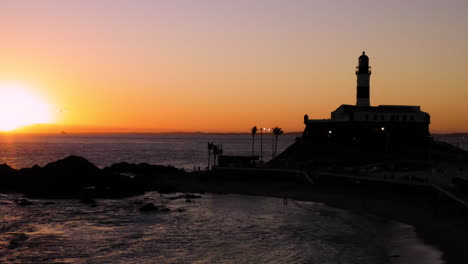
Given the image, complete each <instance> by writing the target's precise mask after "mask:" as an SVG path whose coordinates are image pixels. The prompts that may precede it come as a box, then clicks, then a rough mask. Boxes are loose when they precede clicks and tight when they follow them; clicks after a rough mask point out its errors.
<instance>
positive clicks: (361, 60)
mask: <svg viewBox="0 0 468 264" xmlns="http://www.w3.org/2000/svg"><path fill="white" fill-rule="evenodd" d="M361 63H363V64H368V63H369V57H367V55H366V52H365V51H363V52H362V55H361V56H359V64H361Z"/></svg>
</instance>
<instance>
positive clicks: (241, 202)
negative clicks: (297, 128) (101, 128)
mask: <svg viewBox="0 0 468 264" xmlns="http://www.w3.org/2000/svg"><path fill="white" fill-rule="evenodd" d="M251 140H252V138H251V136H250V135H226V134H224V135H210V134H196V135H180V134H175V135H135V134H132V135H48V136H43V135H41V136H24V135H21V136H18V135H17V136H5V135H4V136H1V137H0V163H8V164H9V165H11V166H12V167H15V168H23V167H30V166H32V165H34V164H38V165H41V166H42V165H45V164H47V163H48V162H51V161H55V160H57V159H61V158H64V157H66V156H68V155H79V156H83V157H85V158H87V159H88V160H90V161H91V162H93V163H94V164H96V165H97V166H98V167H101V168H102V167H105V166H108V165H111V164H112V163H116V162H120V161H127V162H133V163H140V162H148V163H151V164H163V165H173V166H176V167H179V168H184V169H186V170H193V169H194V167H196V168H197V167H198V166H200V167H202V168H203V167H205V166H206V165H207V160H208V151H207V146H206V145H207V142H215V143H216V144H222V145H223V149H224V153H225V154H227V155H249V154H251ZM271 140H272V138H271V136H270V135H265V136H264V137H263V149H264V156H265V159H266V160H268V159H270V158H271V149H272V147H271V146H272V145H271V143H272V141H271ZM294 140H295V136H294V135H282V136H280V137H279V140H278V153H279V152H281V151H282V150H284V149H286V148H287V147H288V146H289V145H290V144H292V143H293V142H294ZM259 151H260V136H259V135H258V136H257V137H256V145H255V153H256V154H259ZM176 195H177V194H164V195H163V194H159V193H157V192H149V193H146V194H145V195H142V196H137V197H131V198H126V199H116V200H113V199H98V200H97V204H98V206H96V207H91V206H89V205H85V204H81V203H79V202H78V201H77V200H43V199H41V200H31V201H32V202H33V205H31V206H24V207H23V206H19V205H18V200H19V199H21V198H22V196H21V195H20V194H0V263H96V264H98V263H99V264H100V263H163V264H165V263H329V264H335V263H343V264H347V263H349V264H354V263H360V264H380V263H400V264H405V263H415V261H416V262H419V263H434V264H436V263H442V261H441V260H440V256H441V253H440V251H438V250H437V249H435V248H433V247H431V246H429V245H426V244H424V243H422V242H421V241H420V240H419V239H418V238H417V236H416V234H415V233H414V228H413V227H411V226H408V225H403V224H400V223H394V222H391V221H390V222H389V221H382V219H375V218H373V217H371V216H366V215H356V214H354V213H351V212H348V211H345V210H340V209H336V208H331V207H328V206H325V205H323V204H320V203H314V202H301V201H294V200H290V201H289V203H288V204H287V205H285V204H283V202H282V200H281V199H278V198H271V197H260V196H248V195H216V194H203V195H202V198H200V199H194V202H193V203H187V202H186V201H185V199H175V200H174V199H170V198H171V197H173V196H176ZM147 202H152V203H154V204H158V205H165V206H167V207H168V208H170V209H171V212H169V213H143V212H140V211H139V208H140V207H141V204H142V203H147ZM391 255H398V257H396V258H390V257H389V256H391Z"/></svg>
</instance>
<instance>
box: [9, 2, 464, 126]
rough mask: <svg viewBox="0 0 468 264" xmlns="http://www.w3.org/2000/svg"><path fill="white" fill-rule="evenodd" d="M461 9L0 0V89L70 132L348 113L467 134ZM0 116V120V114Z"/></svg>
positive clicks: (277, 122)
mask: <svg viewBox="0 0 468 264" xmlns="http://www.w3.org/2000/svg"><path fill="white" fill-rule="evenodd" d="M467 12H468V1H466V0H460V1H450V0H448V1H434V0H415V1H400V0H393V1H356V0H341V1H331V0H327V1H313V0H309V1H299V0H297V1H284V0H281V1H280V0H278V1H275V0H258V1H253V0H246V1H243V0H236V1H228V0H213V1H201V0H199V1H190V0H187V1H177V0H171V1H156V0H151V1H150V0H139V1H138V0H99V1H95V0H80V1H60V0H57V1H48V0H41V1H35V0H30V1H21V0H11V1H9V0H0V84H1V83H2V82H18V83H23V84H25V85H26V86H27V87H30V89H32V90H33V92H34V93H36V94H39V95H41V97H43V98H45V100H47V102H48V103H50V104H51V105H53V107H54V109H56V110H57V111H55V112H54V115H55V122H54V123H55V124H54V125H55V126H54V128H53V129H52V130H54V129H55V130H57V129H59V131H60V130H62V129H67V130H71V131H67V132H85V131H88V132H97V131H106V132H130V131H138V132H164V131H166V132H167V131H205V132H214V131H217V132H248V131H249V129H250V127H252V126H253V125H257V126H265V127H272V126H280V127H282V128H283V130H285V131H300V130H302V129H303V127H304V125H303V123H302V118H303V115H304V114H306V113H307V114H308V115H309V117H310V118H328V117H329V115H330V112H331V111H332V110H334V109H335V108H336V107H338V106H339V105H340V104H343V103H346V104H354V103H355V92H356V91H355V90H356V76H355V74H354V68H355V66H356V65H357V58H358V56H359V55H360V54H361V52H362V51H363V50H365V51H366V53H367V54H368V55H369V57H370V64H371V66H372V67H373V73H372V76H371V104H373V105H379V104H409V105H421V107H422V110H423V111H426V112H428V113H430V114H431V117H432V124H431V130H432V132H468V104H467V103H466V100H467V98H468V65H467V63H468V34H467V29H468V15H466V14H467ZM0 114H5V113H0Z"/></svg>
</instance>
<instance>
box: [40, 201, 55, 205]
mask: <svg viewBox="0 0 468 264" xmlns="http://www.w3.org/2000/svg"><path fill="white" fill-rule="evenodd" d="M42 204H43V205H52V204H55V203H54V202H44V203H42Z"/></svg>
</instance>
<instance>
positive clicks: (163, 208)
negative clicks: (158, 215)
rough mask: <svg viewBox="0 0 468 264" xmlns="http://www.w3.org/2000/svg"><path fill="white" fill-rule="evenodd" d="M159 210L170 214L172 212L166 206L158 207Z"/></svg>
mask: <svg viewBox="0 0 468 264" xmlns="http://www.w3.org/2000/svg"><path fill="white" fill-rule="evenodd" d="M158 209H159V211H160V212H170V211H171V209H169V208H167V207H166V206H164V205H160V206H158Z"/></svg>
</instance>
